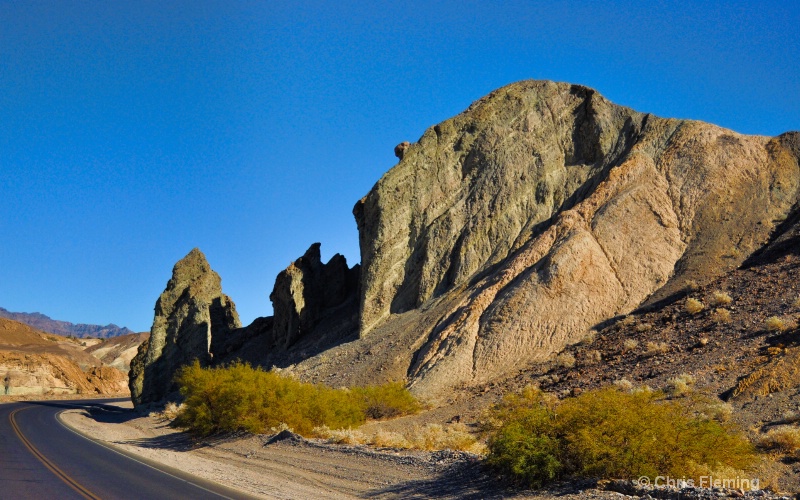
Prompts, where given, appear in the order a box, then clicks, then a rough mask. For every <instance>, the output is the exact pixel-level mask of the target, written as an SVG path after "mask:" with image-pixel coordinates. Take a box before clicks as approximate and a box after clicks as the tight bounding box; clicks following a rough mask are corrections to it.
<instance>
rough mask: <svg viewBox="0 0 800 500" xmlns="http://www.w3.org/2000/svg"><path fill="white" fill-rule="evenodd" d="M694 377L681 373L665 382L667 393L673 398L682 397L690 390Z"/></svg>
mask: <svg viewBox="0 0 800 500" xmlns="http://www.w3.org/2000/svg"><path fill="white" fill-rule="evenodd" d="M694 382H695V380H694V377H692V376H691V375H689V374H688V373H681V374H680V375H678V376H677V377H673V378H671V379H669V380H668V381H667V393H669V394H671V395H673V396H682V395H684V394H686V393H688V392H690V391H691V390H692V386H693V385H694Z"/></svg>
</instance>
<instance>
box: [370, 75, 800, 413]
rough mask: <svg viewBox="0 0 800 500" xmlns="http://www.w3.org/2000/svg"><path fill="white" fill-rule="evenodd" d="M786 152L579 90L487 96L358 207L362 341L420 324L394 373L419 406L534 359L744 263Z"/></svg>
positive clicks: (779, 205)
mask: <svg viewBox="0 0 800 500" xmlns="http://www.w3.org/2000/svg"><path fill="white" fill-rule="evenodd" d="M796 141H797V134H793V133H792V134H784V135H782V136H780V137H777V138H768V137H758V136H744V135H741V134H737V133H735V132H732V131H730V130H725V129H722V128H720V127H717V126H714V125H709V124H706V123H701V122H696V121H687V120H672V119H662V118H658V117H655V116H653V115H650V114H644V113H639V112H635V111H633V110H631V109H628V108H624V107H621V106H617V105H615V104H613V103H611V102H609V101H608V100H606V99H605V98H603V97H602V96H601V95H600V94H598V93H597V92H596V91H594V90H592V89H589V88H586V87H582V86H578V85H569V84H563V83H553V82H546V81H525V82H520V83H515V84H512V85H509V86H507V87H504V88H502V89H499V90H497V91H495V92H493V93H491V94H490V95H488V96H486V97H484V98H483V99H481V100H479V101H477V102H476V103H474V104H473V105H472V106H470V108H469V109H467V110H466V111H465V112H463V113H462V114H460V115H458V116H456V117H454V118H452V119H450V120H447V121H445V122H443V123H440V124H439V125H436V126H434V127H432V128H430V129H428V130H427V131H426V132H425V133H424V134H423V136H422V137H421V138H420V140H419V141H418V142H416V143H413V144H411V145H410V146H409V147H408V148H406V149H405V150H404V154H403V156H402V159H401V161H400V163H399V164H398V165H397V166H395V167H394V168H392V169H391V170H390V171H389V172H387V173H386V174H385V175H384V176H383V178H381V179H380V181H378V183H377V184H376V185H375V186H374V187H373V189H372V190H371V191H370V192H369V193H368V194H367V195H366V196H365V197H364V198H363V199H362V200H360V201H359V202H358V203H357V204H356V207H355V209H354V214H355V217H356V220H357V223H358V228H359V236H360V246H361V257H362V272H361V281H360V285H361V295H360V300H361V304H360V305H361V309H360V335H361V337H362V338H368V337H369V336H371V335H387V334H388V333H387V332H392V331H396V328H393V327H392V324H393V322H395V321H398V318H403V319H402V321H403V324H404V328H414V329H417V330H419V332H420V333H421V335H420V336H419V337H417V338H416V339H417V340H416V341H417V342H418V344H419V348H418V349H416V350H415V352H414V353H413V355H412V356H411V357H410V359H408V370H407V372H406V374H405V375H406V376H407V377H408V378H409V379H410V381H411V386H412V388H414V389H415V390H416V391H417V392H418V393H420V394H423V395H428V396H432V397H433V396H436V395H441V394H444V393H446V391H448V390H449V389H450V388H452V387H454V386H457V385H461V386H463V385H464V384H467V385H470V384H475V383H482V382H485V381H488V380H492V379H494V378H497V377H500V376H502V375H504V374H508V373H512V372H513V371H514V370H515V369H518V368H519V367H521V366H524V365H525V364H526V363H529V362H531V361H536V360H542V359H545V358H546V357H547V356H549V355H551V354H552V353H553V352H557V351H559V350H560V349H562V348H563V347H564V346H565V345H567V344H569V343H574V342H576V341H578V340H580V338H581V337H582V336H584V335H585V334H586V332H587V330H588V329H589V328H591V327H592V326H593V325H595V324H597V323H599V322H601V321H603V320H605V319H608V318H611V317H613V316H615V315H618V314H625V313H628V312H630V311H631V310H633V309H634V308H636V307H637V306H639V305H641V304H642V303H643V302H645V301H648V300H649V301H656V300H658V299H661V298H664V297H667V296H669V295H670V294H672V293H675V292H676V291H679V290H680V289H682V288H683V287H684V286H686V284H687V283H688V282H697V283H703V282H705V281H708V280H709V279H711V278H713V277H715V276H718V275H720V274H722V273H724V272H726V271H728V270H730V269H733V268H735V267H736V266H738V265H740V264H741V263H742V261H743V260H744V259H745V258H747V256H748V255H750V254H751V253H752V252H753V251H755V250H756V249H757V248H759V247H760V246H761V245H762V244H763V243H764V242H765V241H766V240H767V239H768V237H769V235H770V233H771V232H772V231H773V229H774V228H775V225H776V223H777V222H780V221H781V220H783V219H784V218H786V216H787V214H788V213H789V212H790V210H791V208H792V206H793V205H794V204H795V202H796V200H797V192H798V164H797V148H796V147H794V146H793V144H794V145H795V146H796V144H795V143H796ZM426 311H431V312H426ZM409 312H416V313H417V316H418V319H417V320H415V321H414V322H413V324H411V325H409V320H408V315H407V314H403V313H409Z"/></svg>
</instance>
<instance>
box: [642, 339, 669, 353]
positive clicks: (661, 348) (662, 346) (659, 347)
mask: <svg viewBox="0 0 800 500" xmlns="http://www.w3.org/2000/svg"><path fill="white" fill-rule="evenodd" d="M646 348H647V351H646V354H647V355H648V356H655V355H657V354H666V353H667V352H669V344H667V343H666V342H648V343H647V346H646Z"/></svg>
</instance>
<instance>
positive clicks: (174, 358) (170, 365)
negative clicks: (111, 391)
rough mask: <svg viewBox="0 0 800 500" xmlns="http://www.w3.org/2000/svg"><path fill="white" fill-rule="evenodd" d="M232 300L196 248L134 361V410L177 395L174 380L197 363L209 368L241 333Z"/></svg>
mask: <svg viewBox="0 0 800 500" xmlns="http://www.w3.org/2000/svg"><path fill="white" fill-rule="evenodd" d="M240 326H241V325H240V323H239V316H238V315H237V314H236V306H235V305H234V304H233V302H232V301H231V299H230V298H229V297H228V296H227V295H225V294H224V293H222V285H221V280H220V277H219V275H218V274H217V273H215V272H214V271H213V270H212V269H211V267H210V266H209V265H208V261H206V257H205V255H203V253H202V252H201V251H200V250H198V249H197V248H195V249H193V250H192V251H191V252H189V254H188V255H187V256H186V257H184V258H183V259H181V260H180V261H178V263H176V264H175V267H174V268H173V269H172V278H171V279H170V280H169V282H168V283H167V288H166V289H165V290H164V292H163V293H162V294H161V296H160V297H159V298H158V301H157V302H156V306H155V317H154V318H153V326H152V328H151V329H150V338H149V340H148V341H146V342H144V343H142V345H141V346H140V347H139V351H138V354H137V355H136V357H134V358H133V360H132V361H131V372H130V389H131V397H132V399H133V401H134V404H137V405H139V404H144V403H149V402H154V401H159V400H161V399H163V398H164V397H165V396H167V395H168V394H169V393H170V392H172V391H174V390H175V385H174V376H175V373H176V371H177V370H178V369H179V368H180V367H181V366H183V365H186V364H189V363H191V362H193V361H194V360H199V361H200V363H201V364H203V365H207V364H209V363H210V362H211V359H212V357H213V355H212V354H211V353H212V352H213V347H215V344H220V345H221V344H222V343H223V342H224V337H225V336H226V335H227V334H228V333H230V332H231V331H232V330H234V329H236V328H239V327H240Z"/></svg>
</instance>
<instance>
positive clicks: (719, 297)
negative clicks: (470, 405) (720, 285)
mask: <svg viewBox="0 0 800 500" xmlns="http://www.w3.org/2000/svg"><path fill="white" fill-rule="evenodd" d="M710 302H711V305H712V306H714V307H720V306H727V305H729V304H730V303H731V302H733V299H732V298H731V296H730V295H728V294H727V293H725V292H721V291H719V290H716V291H714V293H712V294H711V301H710Z"/></svg>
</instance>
